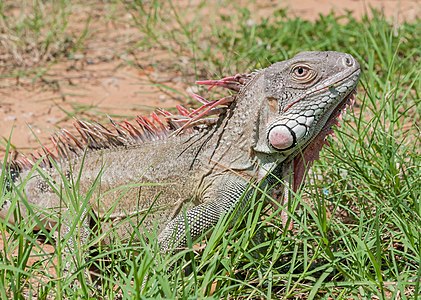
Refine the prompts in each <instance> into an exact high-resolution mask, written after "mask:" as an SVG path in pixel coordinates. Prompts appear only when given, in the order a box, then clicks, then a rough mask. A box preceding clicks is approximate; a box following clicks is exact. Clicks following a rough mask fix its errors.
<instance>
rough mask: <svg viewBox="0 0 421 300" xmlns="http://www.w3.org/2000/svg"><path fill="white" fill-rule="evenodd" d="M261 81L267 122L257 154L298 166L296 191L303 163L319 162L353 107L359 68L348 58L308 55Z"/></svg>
mask: <svg viewBox="0 0 421 300" xmlns="http://www.w3.org/2000/svg"><path fill="white" fill-rule="evenodd" d="M261 76H262V79H261V80H263V82H264V85H265V88H264V94H265V98H266V99H265V101H266V103H267V105H266V106H263V107H262V108H261V110H266V112H264V113H263V112H262V114H264V115H266V116H267V118H266V124H264V125H263V126H261V127H260V128H259V140H258V142H257V144H256V150H257V151H262V152H265V153H267V154H269V153H272V154H276V155H280V157H282V158H284V160H286V161H293V162H294V187H295V188H297V187H298V185H300V184H301V181H302V179H303V174H304V169H305V168H304V163H308V162H311V161H313V160H314V159H316V158H317V157H318V153H319V151H320V150H321V148H322V146H323V144H324V140H325V138H326V136H327V135H328V134H330V133H332V130H331V126H332V125H335V124H337V122H338V120H337V118H338V117H340V115H341V113H342V111H343V110H344V108H345V106H346V105H352V104H353V101H354V95H355V88H356V85H357V83H358V79H359V76H360V66H359V64H358V62H357V61H356V60H355V59H354V58H353V57H352V56H351V55H349V54H345V53H339V52H333V51H327V52H303V53H300V54H298V55H296V56H295V57H294V58H292V59H290V60H287V61H283V62H280V63H276V64H273V65H272V66H270V67H268V68H266V69H265V70H263V74H262V75H261ZM261 125H262V124H261Z"/></svg>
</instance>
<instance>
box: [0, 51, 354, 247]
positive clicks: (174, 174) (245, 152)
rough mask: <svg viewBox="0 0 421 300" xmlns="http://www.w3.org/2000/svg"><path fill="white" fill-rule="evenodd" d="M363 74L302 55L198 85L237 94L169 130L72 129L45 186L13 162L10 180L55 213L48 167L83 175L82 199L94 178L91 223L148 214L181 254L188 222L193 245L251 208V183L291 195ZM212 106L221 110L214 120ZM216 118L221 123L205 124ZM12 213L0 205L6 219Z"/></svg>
mask: <svg viewBox="0 0 421 300" xmlns="http://www.w3.org/2000/svg"><path fill="white" fill-rule="evenodd" d="M359 74H360V68H359V65H358V63H357V62H356V61H355V59H354V58H353V57H352V56H350V55H348V54H344V53H338V52H303V53H301V54H299V55H297V56H295V57H294V58H292V59H290V60H286V61H283V62H279V63H276V64H274V65H272V66H270V67H268V68H266V69H263V70H259V71H256V72H253V73H251V74H244V75H237V76H234V77H228V78H224V79H222V80H217V81H204V82H201V83H202V84H208V85H211V86H223V87H227V88H230V89H232V90H234V91H236V92H237V93H236V94H235V95H233V96H231V97H228V98H225V99H222V100H220V101H219V102H214V103H213V102H212V103H206V104H205V105H204V108H203V109H198V110H196V111H194V112H192V111H188V112H187V111H185V109H182V108H180V109H179V111H180V114H182V116H179V117H177V116H170V115H169V114H168V113H166V112H162V113H161V114H163V115H167V117H168V121H167V123H164V122H162V121H158V120H157V117H156V115H154V116H153V119H155V121H153V122H152V121H148V120H147V119H145V118H140V119H138V120H139V122H138V123H139V124H138V125H130V124H129V123H121V124H115V123H113V124H114V125H113V126H114V131H113V132H111V131H108V130H106V129H104V128H103V127H101V126H100V125H98V124H86V123H83V122H78V125H77V129H78V130H79V132H80V133H81V134H80V137H75V136H73V135H71V134H70V133H68V132H67V131H63V132H61V133H60V135H59V136H57V137H56V138H55V139H54V141H55V143H56V147H57V150H58V154H57V155H53V154H51V153H49V152H48V151H47V152H46V153H47V154H46V158H43V159H40V160H39V163H40V167H42V169H43V170H44V173H46V174H48V175H49V177H50V178H49V179H46V178H44V177H45V176H44V177H43V176H41V175H39V174H38V173H37V172H36V171H35V172H34V171H33V170H31V166H32V165H33V162H28V161H23V160H21V161H15V162H12V163H11V164H10V168H9V169H10V172H11V175H12V176H11V177H12V180H13V181H14V184H15V185H17V184H19V183H20V182H26V187H25V189H24V191H25V195H26V198H27V199H28V202H29V203H33V204H34V205H35V206H37V207H42V208H54V209H57V208H59V207H63V205H64V206H65V205H69V204H68V203H67V204H66V203H63V201H62V200H60V197H59V196H58V195H57V194H58V193H57V191H58V192H59V194H60V190H62V185H63V183H62V180H61V177H60V175H59V173H58V171H57V170H56V167H54V166H52V163H51V161H55V162H57V164H58V166H59V169H60V170H61V172H62V174H64V176H66V177H67V179H70V180H71V181H77V178H78V176H79V174H80V180H79V188H80V192H81V193H82V194H83V193H86V192H87V191H88V190H89V189H90V187H92V185H93V184H94V182H95V181H96V180H97V179H99V178H100V179H99V182H98V183H97V188H96V189H95V193H94V194H93V195H92V197H91V200H90V208H91V209H93V211H94V212H95V213H96V214H97V215H99V216H102V215H105V216H107V218H110V217H116V218H121V217H124V216H128V215H134V218H137V219H134V220H135V221H134V223H135V224H136V220H141V219H142V218H143V216H142V214H138V213H139V212H143V213H146V212H148V216H147V218H146V219H145V220H143V223H142V225H143V226H145V227H146V228H152V226H153V224H157V226H158V230H159V232H160V234H159V243H160V246H161V248H162V250H164V251H165V250H167V249H170V248H173V247H180V246H185V244H186V238H185V237H186V229H185V225H186V223H187V224H188V226H189V228H190V235H191V236H192V238H195V237H197V236H198V235H200V234H201V233H202V232H204V231H206V230H207V229H209V228H211V227H212V226H213V225H215V224H216V222H217V221H218V220H219V219H220V218H221V217H222V216H223V215H225V214H226V213H230V212H232V211H233V210H234V208H235V207H236V206H237V205H240V203H239V201H240V199H243V201H247V198H248V197H247V195H246V196H244V197H242V195H243V194H244V193H245V191H246V190H247V188H248V187H249V183H250V182H254V183H255V184H258V183H259V184H262V185H263V186H264V185H272V181H271V180H272V179H271V178H272V176H273V175H275V176H276V177H279V178H280V179H284V180H286V181H288V182H289V181H290V180H289V178H294V182H293V186H294V188H295V189H296V188H297V187H298V185H300V184H301V181H302V178H303V175H304V174H303V169H304V165H305V163H304V161H306V160H307V161H311V160H313V159H314V158H315V157H316V156H317V153H318V151H319V150H320V148H321V146H322V143H323V140H324V138H325V136H326V135H327V134H328V133H330V132H331V130H330V126H331V125H332V124H334V123H335V121H336V117H337V116H338V115H339V114H340V110H341V109H342V108H343V107H344V106H345V104H346V103H349V101H350V100H352V96H353V94H354V91H355V88H356V85H357V82H358V78H359ZM196 97H197V98H199V99H201V98H200V97H199V96H196ZM201 100H203V99H201ZM217 104H222V105H226V106H227V108H226V109H224V110H223V112H220V108H218V107H217ZM214 113H215V114H217V118H214V119H210V118H205V115H210V114H214ZM205 123H209V125H206V124H205ZM177 124H180V125H177ZM154 127H155V128H154ZM269 173H270V174H273V175H270V174H269ZM71 174H72V175H71ZM268 174H269V175H268ZM29 176H30V177H29ZM72 176H73V177H72ZM46 180H48V181H49V183H46ZM53 182H54V183H53ZM147 183H157V184H158V185H148V184H147ZM51 185H53V186H55V187H56V189H57V190H56V191H53V189H52V188H51ZM127 185H131V187H127ZM121 186H126V188H119V187H121ZM9 205H10V203H8V202H7V201H6V202H5V203H4V204H3V208H2V210H1V212H0V216H2V217H3V218H4V217H5V216H6V215H7V209H8V207H9ZM110 211H112V213H111V214H110V213H109V212H110ZM23 214H25V210H23ZM185 218H187V220H186V219H185ZM9 221H11V222H13V219H12V218H11V216H10V215H9ZM48 221H50V223H48V222H47V223H48V224H52V223H54V220H48ZM186 221H187V222H186ZM139 222H140V221H139ZM64 226H65V225H64ZM130 228H131V227H130V226H128V227H127V226H123V227H121V230H120V234H121V235H122V236H124V235H127V236H129V235H130V234H131V232H132V231H133V229H130ZM126 231H127V232H126Z"/></svg>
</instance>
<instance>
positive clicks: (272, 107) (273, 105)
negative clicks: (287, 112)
mask: <svg viewBox="0 0 421 300" xmlns="http://www.w3.org/2000/svg"><path fill="white" fill-rule="evenodd" d="M266 100H267V102H268V107H269V111H270V112H271V113H275V114H277V113H279V101H278V99H276V98H275V97H271V96H269V97H266Z"/></svg>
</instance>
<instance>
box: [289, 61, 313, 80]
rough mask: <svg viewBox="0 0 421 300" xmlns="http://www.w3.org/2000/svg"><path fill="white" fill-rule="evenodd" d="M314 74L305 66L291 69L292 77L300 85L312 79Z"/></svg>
mask: <svg viewBox="0 0 421 300" xmlns="http://www.w3.org/2000/svg"><path fill="white" fill-rule="evenodd" d="M315 76H316V73H315V72H314V71H313V70H312V69H311V68H309V67H308V66H306V65H296V66H294V67H293V68H292V77H293V79H294V80H295V81H297V82H300V83H307V82H310V81H311V80H313V79H314V77H315Z"/></svg>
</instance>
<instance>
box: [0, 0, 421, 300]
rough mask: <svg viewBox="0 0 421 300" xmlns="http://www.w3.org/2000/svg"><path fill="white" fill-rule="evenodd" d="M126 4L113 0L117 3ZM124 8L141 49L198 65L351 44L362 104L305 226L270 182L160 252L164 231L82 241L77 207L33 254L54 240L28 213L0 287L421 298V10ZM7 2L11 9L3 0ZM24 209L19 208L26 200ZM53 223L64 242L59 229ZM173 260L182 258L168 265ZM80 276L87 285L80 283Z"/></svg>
mask: <svg viewBox="0 0 421 300" xmlns="http://www.w3.org/2000/svg"><path fill="white" fill-rule="evenodd" d="M60 3H62V5H63V6H59V7H60V9H59V11H66V9H68V8H69V5H70V4H69V3H67V2H60ZM116 3H117V4H118V3H119V1H114V2H112V3H110V4H109V5H110V7H112V8H113V7H116V5H117V4H116ZM39 5H41V4H39ZM123 7H124V9H125V10H127V13H130V14H132V16H133V18H134V19H133V20H134V22H135V25H136V26H137V27H138V29H139V31H140V32H141V33H142V34H144V35H145V39H144V40H142V41H139V44H138V45H136V47H139V48H141V49H146V48H148V47H151V45H154V47H159V48H162V49H165V50H166V51H168V53H169V55H170V56H172V57H173V58H174V60H173V62H174V65H176V66H177V64H180V65H179V68H180V70H183V68H185V66H184V65H182V64H181V63H180V61H179V60H177V57H179V56H180V55H188V56H189V57H190V59H191V60H192V64H193V68H194V71H195V72H196V74H198V76H199V75H200V76H202V75H204V74H205V73H206V75H207V77H218V76H223V75H227V74H231V73H236V72H247V71H249V70H250V69H253V68H261V67H265V66H268V65H269V64H270V63H273V62H275V61H279V60H283V59H286V58H289V57H291V56H293V55H294V54H295V53H297V52H300V51H304V50H338V51H343V52H349V53H351V54H352V55H354V56H355V57H356V58H357V59H358V60H359V62H360V64H361V66H362V69H363V76H362V78H361V85H360V86H359V95H358V99H357V105H356V107H355V108H354V110H353V111H350V112H348V114H347V116H346V117H345V120H344V122H343V123H344V124H343V125H342V127H340V128H337V129H336V138H335V139H334V140H331V146H330V147H329V148H327V147H326V148H324V149H323V151H322V153H321V155H320V156H321V159H320V160H319V161H317V162H316V163H315V165H314V166H313V168H312V172H311V173H310V176H309V178H308V179H307V184H306V186H305V188H304V189H303V191H302V192H301V193H300V194H299V195H297V196H296V198H295V199H294V201H293V203H291V205H290V206H291V209H290V212H289V215H290V217H291V218H292V219H293V220H294V223H295V232H294V233H293V234H292V233H290V232H284V231H283V230H282V229H283V226H282V223H281V220H280V217H279V210H276V211H274V210H271V209H269V208H268V207H264V206H263V198H265V199H266V201H269V202H270V201H275V200H273V199H270V197H269V196H267V195H265V193H263V195H255V196H254V197H253V199H252V201H251V202H252V203H251V204H250V207H249V209H248V210H247V213H245V214H242V219H241V220H238V221H236V222H235V223H234V225H232V224H231V223H232V222H231V221H232V220H230V219H229V218H228V219H227V220H221V222H220V223H219V224H218V226H217V228H216V229H215V230H214V231H213V232H212V234H211V235H210V237H208V238H206V244H207V247H206V248H205V249H204V250H201V251H197V250H186V251H183V252H181V253H179V254H177V255H175V256H170V255H168V256H165V255H161V254H159V252H158V251H157V245H156V236H154V235H153V234H150V235H147V236H146V237H144V236H141V235H140V234H139V233H138V232H136V233H135V234H137V235H140V242H139V243H129V244H127V243H125V242H122V241H119V239H118V237H114V238H115V240H114V243H113V244H112V245H111V246H108V247H102V246H101V247H97V248H96V249H94V250H93V249H92V248H91V247H90V246H92V245H94V244H95V242H96V241H97V240H98V239H99V238H94V239H93V240H92V241H90V243H88V245H86V244H79V243H78V239H77V238H75V236H76V237H77V229H76V228H77V226H76V225H78V223H80V222H81V221H80V220H79V219H77V218H76V219H75V223H74V230H73V231H72V232H70V233H69V234H68V235H66V236H64V237H62V238H63V242H59V243H57V244H55V243H54V242H52V244H53V245H54V249H55V252H54V253H53V254H44V255H40V256H39V261H38V262H37V263H36V264H33V265H31V266H29V265H28V264H27V262H28V259H29V258H30V255H31V250H32V251H34V249H35V250H38V252H41V253H42V252H43V251H44V250H43V247H42V246H39V243H37V242H36V240H37V238H39V235H40V233H34V232H33V230H32V229H33V228H34V226H35V225H36V224H37V220H36V218H33V219H32V218H29V219H22V220H21V221H20V222H18V223H17V224H16V225H9V224H6V223H4V222H2V223H0V228H1V233H2V235H3V236H2V238H3V241H4V246H3V249H1V251H0V293H2V294H1V298H3V299H6V298H14V299H22V298H23V297H24V296H26V297H27V296H28V295H29V296H30V295H31V294H30V293H32V294H33V293H36V294H37V297H38V298H39V299H46V295H48V294H50V295H54V297H55V298H57V299H61V298H77V297H80V298H88V297H97V296H98V295H102V296H104V297H105V298H110V299H112V298H114V296H115V295H116V293H122V295H123V298H125V299H130V298H136V299H138V298H142V297H152V298H155V297H160V298H193V299H196V298H206V297H209V298H214V299H219V298H288V299H297V298H304V299H331V298H333V299H416V295H419V294H420V293H421V287H420V279H421V268H420V261H421V256H420V253H421V244H420V241H421V233H420V232H421V230H420V228H421V206H420V198H421V183H420V178H421V158H420V157H421V153H420V147H421V143H420V140H421V139H420V137H421V136H420V128H419V124H421V122H420V121H421V120H420V110H421V105H420V98H421V97H420V91H421V78H420V77H421V71H420V70H421V62H420V57H421V49H420V47H419V45H420V43H421V40H420V35H419V32H421V23H420V22H419V20H418V21H416V22H414V23H404V24H402V25H400V26H399V27H397V28H395V27H394V26H393V25H392V24H390V23H388V22H387V21H385V19H384V18H383V17H382V16H381V15H380V14H378V13H374V16H373V18H372V19H370V20H369V19H367V18H363V19H362V20H361V21H357V20H355V19H353V18H352V17H351V16H341V17H334V16H333V15H328V16H321V17H320V18H319V19H318V20H317V21H316V22H313V23H312V22H308V21H304V20H301V19H291V18H289V17H288V14H287V13H286V12H285V11H278V12H274V14H273V15H272V16H271V18H270V19H267V20H266V19H263V20H261V21H259V22H257V23H250V22H247V20H248V19H249V18H250V16H251V14H252V12H250V11H248V10H247V9H246V8H242V9H238V10H237V11H234V10H232V11H230V13H229V14H226V15H221V16H220V21H219V22H213V23H211V25H210V26H209V28H202V27H201V23H200V22H201V20H200V16H201V14H200V11H201V9H203V6H199V7H197V10H198V13H197V15H195V14H193V20H191V19H189V21H187V20H188V18H187V17H189V18H191V17H192V15H191V14H188V15H187V14H186V12H184V11H182V10H178V9H177V7H176V6H175V5H174V4H173V3H171V2H165V3H162V2H160V1H152V2H150V3H148V4H145V3H144V2H143V1H134V2H130V3H128V2H125V3H124V6H123ZM0 11H1V12H2V15H3V19H4V16H5V14H6V12H5V6H4V5H3V6H2V7H1V10H0ZM34 16H35V17H36V16H37V12H36V11H34ZM66 16H67V15H66V14H65V13H63V14H59V15H58V17H56V18H59V19H58V20H57V19H55V20H56V22H58V23H57V24H60V26H59V27H58V30H57V31H54V32H55V33H54V34H57V35H58V37H59V39H61V40H63V37H64V35H63V32H64V30H63V28H65V26H66V20H67V19H66ZM61 18H62V19H61ZM23 19H24V20H25V19H26V18H23ZM40 19H42V20H43V18H38V22H40ZM31 20H32V19H31ZM168 20H173V22H174V27H168V26H167V25H166V24H168ZM42 24H44V25H43V26H47V25H46V24H47V23H42ZM42 24H41V25H42ZM18 25H19V26H18ZM18 25H16V28H14V29H13V30H14V31H16V35H17V36H19V40H24V39H25V34H23V32H27V31H33V34H36V33H37V32H43V30H39V26H38V25H39V24H38V23H37V22H35V23H34V20H32V22H30V21H26V22H24V21H22V22H21V23H18ZM36 25H37V26H36ZM48 43H49V42H48V39H45V41H43V42H41V43H40V45H43V46H42V47H44V48H45V47H46V45H48ZM42 47H41V49H42ZM130 51H133V49H131V50H130ZM60 53H61V54H60V55H59V57H66V54H65V51H64V50H61V52H60ZM39 67H41V68H42V65H40V66H39ZM205 70H207V71H205ZM5 161H6V158H5V160H4V162H5ZM4 174H5V173H4V172H2V175H1V176H5V175H4ZM1 179H2V180H1V181H0V190H1V191H3V192H2V193H1V194H0V197H1V199H11V200H12V202H13V203H15V205H18V203H20V204H19V205H21V206H22V205H25V199H24V196H22V195H23V190H22V189H23V187H20V188H19V189H17V190H15V191H14V192H13V193H12V194H10V193H6V191H5V189H4V187H3V186H1V185H2V184H3V178H1ZM76 185H77V182H76ZM95 188H96V187H95V186H93V187H92V191H91V192H93V191H94V190H95ZM75 190H77V189H73V190H72V189H70V188H67V189H66V190H64V191H61V193H63V195H64V198H65V199H67V200H69V201H72V202H73V203H74V204H75V205H74V207H75V210H76V211H75V213H76V214H80V213H81V212H82V211H81V207H83V203H86V201H87V199H88V198H89V193H88V195H86V194H78V193H76V192H75ZM58 192H59V191H58ZM1 202H2V201H0V203H1ZM292 207H297V209H295V210H294V209H292ZM12 213H15V214H16V217H17V218H19V215H18V210H16V211H13V212H12ZM261 216H262V217H261ZM231 225H232V226H231ZM6 232H7V235H6ZM41 233H42V235H44V238H45V239H47V240H53V237H52V236H51V234H50V233H49V232H47V231H41ZM148 240H149V241H150V242H147V241H148ZM70 241H71V242H74V243H76V244H75V245H76V247H75V253H74V256H73V257H71V258H72V259H73V258H74V263H75V264H76V265H77V267H78V269H77V270H78V271H79V272H78V273H77V274H66V273H65V272H64V267H65V264H66V259H69V258H68V257H63V260H64V261H62V256H61V255H60V254H61V252H62V251H63V249H64V248H65V245H66V244H67V243H69V242H70ZM12 253H15V254H14V255H12ZM32 255H33V254H32ZM48 262H50V263H52V264H53V267H54V268H55V270H56V273H57V274H58V276H59V279H53V280H45V281H46V284H45V285H43V286H42V287H39V285H38V283H39V280H40V279H39V278H40V275H42V274H44V275H45V276H47V278H48V277H49V276H51V274H49V271H48V270H46V269H45V267H44V264H45V263H48ZM171 264H175V267H174V268H173V269H172V270H168V266H169V265H171ZM89 265H96V266H97V267H98V268H99V269H100V270H102V271H103V272H102V273H101V275H100V277H101V278H102V280H103V281H102V290H100V291H93V290H91V289H90V285H89V282H87V281H86V278H85V277H84V276H83V270H84V269H86V267H87V266H89ZM185 265H190V267H189V268H190V270H191V273H190V274H187V273H185V272H183V271H182V269H183V266H185ZM75 277H78V278H79V279H80V281H81V288H74V287H72V283H73V279H74V278H75ZM116 289H117V290H116ZM95 292H96V294H95ZM142 295H143V296H142Z"/></svg>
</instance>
